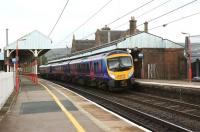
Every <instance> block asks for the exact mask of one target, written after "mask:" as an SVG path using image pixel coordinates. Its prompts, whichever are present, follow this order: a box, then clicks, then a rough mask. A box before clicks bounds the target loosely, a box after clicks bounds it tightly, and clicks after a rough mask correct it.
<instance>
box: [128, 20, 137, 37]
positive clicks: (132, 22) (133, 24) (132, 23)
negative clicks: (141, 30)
mask: <svg viewBox="0 0 200 132" xmlns="http://www.w3.org/2000/svg"><path fill="white" fill-rule="evenodd" d="M129 22H130V35H132V34H135V32H136V23H137V21H136V20H135V17H131V20H130V21H129Z"/></svg>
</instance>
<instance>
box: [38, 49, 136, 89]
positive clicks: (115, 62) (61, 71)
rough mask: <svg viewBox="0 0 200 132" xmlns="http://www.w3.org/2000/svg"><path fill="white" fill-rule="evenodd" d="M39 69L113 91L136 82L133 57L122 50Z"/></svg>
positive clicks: (55, 76)
mask: <svg viewBox="0 0 200 132" xmlns="http://www.w3.org/2000/svg"><path fill="white" fill-rule="evenodd" d="M44 67H45V68H46V69H45V70H46V71H45V70H44ZM39 69H40V72H42V73H41V75H43V76H44V75H46V77H48V78H56V79H59V80H64V81H67V82H74V83H76V82H78V83H79V84H82V85H90V86H97V87H99V88H102V89H107V88H108V89H109V90H112V91H113V90H114V91H115V90H123V89H126V88H127V87H129V86H131V85H132V83H133V82H134V76H133V73H134V67H133V61H132V57H131V55H130V54H129V53H127V52H125V51H120V50H116V51H111V52H107V53H102V54H98V55H94V56H88V57H83V58H78V59H73V60H67V61H65V62H57V63H53V64H48V65H47V66H41V67H40V68H39Z"/></svg>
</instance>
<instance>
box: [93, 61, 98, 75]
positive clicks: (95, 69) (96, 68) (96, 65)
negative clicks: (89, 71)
mask: <svg viewBox="0 0 200 132" xmlns="http://www.w3.org/2000/svg"><path fill="white" fill-rule="evenodd" d="M98 71H99V70H98V61H97V62H94V72H95V73H98Z"/></svg>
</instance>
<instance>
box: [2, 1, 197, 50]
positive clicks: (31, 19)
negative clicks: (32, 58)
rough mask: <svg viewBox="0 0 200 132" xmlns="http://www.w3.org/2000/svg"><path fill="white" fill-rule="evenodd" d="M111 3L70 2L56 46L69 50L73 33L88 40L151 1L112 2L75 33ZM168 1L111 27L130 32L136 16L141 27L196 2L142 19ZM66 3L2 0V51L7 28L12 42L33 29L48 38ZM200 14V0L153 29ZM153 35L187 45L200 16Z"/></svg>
mask: <svg viewBox="0 0 200 132" xmlns="http://www.w3.org/2000/svg"><path fill="white" fill-rule="evenodd" d="M108 1H109V0H69V3H68V5H67V7H66V9H65V11H64V13H63V15H62V17H61V19H60V21H59V23H58V24H57V26H56V28H55V30H54V31H53V33H52V34H51V36H50V38H51V39H52V40H53V42H54V44H56V45H57V46H59V47H66V45H68V46H69V47H71V40H72V35H73V34H75V37H76V39H81V38H84V37H85V36H87V35H88V34H91V33H93V32H95V31H96V30H97V28H99V29H100V28H102V27H103V26H104V25H106V24H109V23H110V22H112V21H114V20H116V19H117V18H119V17H120V16H123V15H124V14H126V13H128V12H130V11H131V10H134V9H136V8H138V7H139V6H141V5H143V4H145V3H147V2H148V1H150V0H112V1H111V2H110V3H109V5H107V6H106V7H105V8H104V9H103V10H102V11H101V12H99V13H98V14H97V15H96V16H95V17H93V18H92V19H91V20H90V21H89V22H88V23H87V24H85V25H84V26H83V27H81V28H80V29H79V30H77V31H76V32H75V33H72V32H73V31H74V30H75V29H76V28H77V27H78V26H80V25H81V24H82V23H83V22H84V21H86V20H87V19H88V18H89V17H91V16H92V15H93V14H94V13H95V12H96V11H97V10H98V9H100V8H101V7H102V6H103V5H104V4H105V3H107V2H108ZM166 1H168V0H154V1H153V2H151V3H150V4H148V5H146V6H144V7H143V8H141V9H139V10H137V11H135V12H133V13H131V14H129V15H127V16H126V17H124V18H122V19H120V20H119V21H117V22H115V23H113V24H111V25H110V26H109V27H110V28H111V29H113V28H115V27H118V26H119V25H121V24H123V23H126V22H127V23H126V24H125V25H124V26H121V27H119V28H117V29H115V30H126V29H128V26H129V25H128V21H129V20H130V18H131V16H135V18H136V19H137V25H140V24H141V23H144V22H145V21H149V20H151V19H153V18H156V17H157V16H160V15H162V14H165V13H166V12H169V11H171V10H173V9H175V8H177V7H179V6H182V5H184V4H186V3H188V2H190V1H193V0H170V1H169V2H167V3H166V4H165V5H164V6H161V7H160V8H157V9H156V10H154V11H151V12H149V13H148V14H146V15H144V16H141V17H139V18H138V16H140V15H141V14H143V13H144V12H146V11H148V10H149V9H151V8H154V7H156V6H158V5H160V4H161V3H164V2H166ZM66 2H67V0H1V1H0V48H3V47H4V46H5V45H6V43H5V29H6V28H8V29H9V43H11V42H13V41H15V40H17V39H18V38H20V37H21V36H23V35H25V34H27V33H29V32H32V31H33V30H38V31H40V32H42V33H43V34H45V35H47V36H48V34H49V33H50V31H51V29H52V27H53V26H54V24H55V22H56V20H57V18H58V16H59V15H60V13H61V11H62V9H63V7H64V5H65V3H66ZM197 12H200V1H199V0H197V1H196V2H194V3H193V4H191V5H188V6H186V7H184V8H182V9H180V10H177V11H175V12H173V13H171V14H169V15H166V16H164V17H161V18H159V19H157V20H155V21H152V22H150V23H149V29H151V28H153V27H156V26H159V25H163V24H165V23H167V22H170V21H173V20H175V19H178V18H181V17H185V16H188V15H190V14H194V13H197ZM138 29H139V30H143V25H142V26H139V27H138ZM149 32H150V33H152V34H155V35H158V36H161V37H164V38H166V39H169V40H172V41H175V42H184V35H182V34H181V32H187V33H190V35H199V34H200V14H199V15H195V16H193V17H190V18H187V19H184V20H181V21H178V22H174V23H172V24H169V25H167V26H166V27H160V28H157V29H154V30H150V31H149ZM92 38H94V35H92V36H90V38H89V39H92Z"/></svg>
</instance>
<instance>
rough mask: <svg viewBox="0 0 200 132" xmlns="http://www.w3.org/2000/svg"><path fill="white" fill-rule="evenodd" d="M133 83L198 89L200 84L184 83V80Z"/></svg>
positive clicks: (154, 80) (139, 81)
mask: <svg viewBox="0 0 200 132" xmlns="http://www.w3.org/2000/svg"><path fill="white" fill-rule="evenodd" d="M135 81H136V82H138V83H143V84H155V85H168V86H177V87H191V88H200V82H189V81H184V80H156V79H136V80H135Z"/></svg>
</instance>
